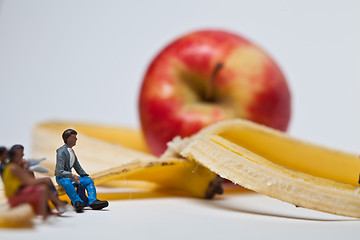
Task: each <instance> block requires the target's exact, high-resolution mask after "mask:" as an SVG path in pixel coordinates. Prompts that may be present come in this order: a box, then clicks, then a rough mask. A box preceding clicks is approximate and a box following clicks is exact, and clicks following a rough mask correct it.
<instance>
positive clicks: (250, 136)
mask: <svg viewBox="0 0 360 240" xmlns="http://www.w3.org/2000/svg"><path fill="white" fill-rule="evenodd" d="M178 155H181V156H183V157H186V158H187V159H189V160H195V161H197V162H199V163H200V164H201V165H203V166H204V167H206V168H209V169H210V170H211V171H213V172H215V173H217V174H218V175H220V176H221V177H222V178H226V179H229V180H230V181H232V182H234V183H236V184H240V185H241V186H244V187H245V188H248V189H251V190H254V191H256V192H259V193H263V194H265V195H268V196H270V197H273V198H277V199H279V200H282V201H285V202H288V203H292V204H294V205H296V206H301V207H305V208H310V209H315V210H319V211H323V212H328V213H333V214H338V215H344V216H349V217H360V188H359V186H358V178H359V172H360V160H359V158H358V156H356V155H352V154H348V153H343V152H340V151H335V150H331V149H327V148H324V147H320V146H317V145H314V144H311V143H307V142H303V141H299V140H297V139H294V138H291V137H290V136H288V135H286V134H284V133H282V132H280V131H277V130H273V129H270V128H268V127H265V126H262V125H259V124H255V123H252V122H249V121H246V120H229V121H224V122H221V123H218V124H215V125H212V126H210V127H207V128H205V129H203V130H202V131H200V132H199V133H198V134H196V135H194V136H192V137H190V138H185V139H180V138H176V139H174V140H173V141H172V142H170V143H168V150H167V151H166V152H165V153H164V155H163V157H171V156H178Z"/></svg>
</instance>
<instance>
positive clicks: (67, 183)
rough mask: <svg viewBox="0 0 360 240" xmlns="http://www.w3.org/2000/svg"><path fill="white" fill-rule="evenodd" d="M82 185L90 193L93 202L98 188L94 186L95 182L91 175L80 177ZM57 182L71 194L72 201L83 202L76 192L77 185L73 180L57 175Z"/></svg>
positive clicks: (90, 200) (90, 201)
mask: <svg viewBox="0 0 360 240" xmlns="http://www.w3.org/2000/svg"><path fill="white" fill-rule="evenodd" d="M79 181H80V185H81V186H83V187H84V188H85V189H86V191H87V194H88V198H89V204H92V203H93V202H94V201H95V200H97V197H96V189H95V186H94V182H93V180H92V179H91V178H89V177H79ZM56 182H57V183H58V184H59V185H60V186H61V187H62V188H63V189H64V190H65V192H66V194H67V195H68V196H69V198H70V200H71V202H72V203H73V204H75V203H76V202H83V200H81V198H80V197H79V195H78V194H77V193H76V190H75V187H74V185H73V183H74V182H73V181H72V180H71V179H68V178H59V177H58V176H56Z"/></svg>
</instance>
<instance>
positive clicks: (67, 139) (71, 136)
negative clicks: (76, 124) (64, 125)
mask: <svg viewBox="0 0 360 240" xmlns="http://www.w3.org/2000/svg"><path fill="white" fill-rule="evenodd" d="M76 135H77V132H76V131H75V130H74V129H66V130H65V131H64V132H63V134H62V138H63V140H64V143H65V144H66V145H67V146H68V147H70V148H72V147H73V146H75V145H76V140H77V137H76Z"/></svg>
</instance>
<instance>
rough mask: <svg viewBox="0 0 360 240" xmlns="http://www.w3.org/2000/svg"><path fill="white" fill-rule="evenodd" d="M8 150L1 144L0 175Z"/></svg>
mask: <svg viewBox="0 0 360 240" xmlns="http://www.w3.org/2000/svg"><path fill="white" fill-rule="evenodd" d="M7 154H8V150H7V149H6V147H3V146H1V147H0V175H1V176H2V173H3V171H4V168H5V165H6V159H7Z"/></svg>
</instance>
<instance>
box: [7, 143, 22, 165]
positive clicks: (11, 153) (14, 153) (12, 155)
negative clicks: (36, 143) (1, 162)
mask: <svg viewBox="0 0 360 240" xmlns="http://www.w3.org/2000/svg"><path fill="white" fill-rule="evenodd" d="M18 149H24V146H23V145H20V144H15V145H14V146H12V147H11V148H10V150H9V152H8V156H9V160H10V162H11V161H12V159H13V158H14V157H15V155H16V151H17V150H18Z"/></svg>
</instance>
